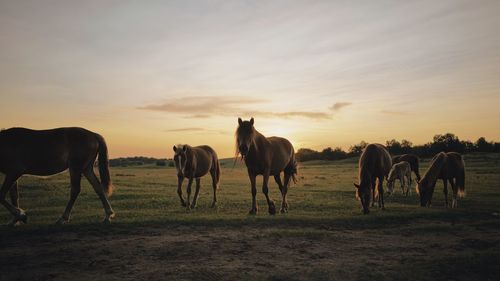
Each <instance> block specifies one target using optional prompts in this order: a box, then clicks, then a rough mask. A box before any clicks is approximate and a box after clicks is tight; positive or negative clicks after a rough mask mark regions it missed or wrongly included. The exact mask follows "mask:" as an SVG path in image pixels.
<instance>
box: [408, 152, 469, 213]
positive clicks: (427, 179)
mask: <svg viewBox="0 0 500 281" xmlns="http://www.w3.org/2000/svg"><path fill="white" fill-rule="evenodd" d="M438 179H442V180H443V185H444V189H443V192H444V198H445V206H446V207H448V182H450V184H451V188H452V190H453V200H452V203H451V207H452V208H456V207H457V197H464V196H465V163H464V159H463V157H462V155H460V154H459V153H456V152H448V153H445V152H440V153H438V154H436V155H435V156H434V157H433V158H432V160H431V163H430V164H429V168H428V169H427V171H426V172H425V174H424V176H423V177H422V179H421V180H420V181H417V193H418V194H419V195H420V206H422V207H430V206H431V200H432V194H433V193H434V187H435V186H436V182H437V180H438Z"/></svg>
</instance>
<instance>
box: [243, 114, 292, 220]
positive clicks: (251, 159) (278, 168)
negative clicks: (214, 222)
mask: <svg viewBox="0 0 500 281" xmlns="http://www.w3.org/2000/svg"><path fill="white" fill-rule="evenodd" d="M238 124H239V126H238V129H236V155H237V156H238V155H239V154H241V156H242V157H243V159H244V160H245V164H246V166H247V170H248V177H249V178H250V185H251V187H252V208H251V209H250V212H249V213H250V214H252V215H255V214H256V213H257V201H256V200H255V196H256V195H257V189H256V183H255V182H256V177H257V175H262V176H263V182H262V192H263V193H264V195H265V196H266V200H267V204H268V206H269V214H271V215H274V214H275V213H276V206H275V205H274V202H273V200H271V199H270V198H269V194H268V192H269V188H268V182H269V176H271V175H272V176H274V180H275V181H276V183H277V184H278V186H279V189H280V191H281V195H282V202H281V209H280V211H281V212H282V213H285V212H287V211H288V202H287V200H286V194H287V192H288V186H289V184H290V179H292V180H293V181H294V182H295V181H296V180H295V175H296V174H297V161H296V160H295V151H294V149H293V146H292V144H291V143H290V142H289V141H288V140H287V139H284V138H280V137H269V138H266V137H265V136H264V135H262V134H261V133H259V132H258V131H257V130H256V129H255V128H254V119H253V118H252V119H250V121H243V120H241V118H238ZM281 172H284V174H285V178H284V179H285V184H283V183H282V181H281V176H280V174H281Z"/></svg>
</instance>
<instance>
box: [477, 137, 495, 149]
mask: <svg viewBox="0 0 500 281" xmlns="http://www.w3.org/2000/svg"><path fill="white" fill-rule="evenodd" d="M476 148H477V151H478V152H493V150H494V144H493V143H491V142H488V141H486V138H484V137H480V138H479V139H477V141H476Z"/></svg>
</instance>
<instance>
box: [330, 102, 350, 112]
mask: <svg viewBox="0 0 500 281" xmlns="http://www.w3.org/2000/svg"><path fill="white" fill-rule="evenodd" d="M351 104H352V102H336V103H334V104H333V105H332V106H330V110H331V111H333V112H337V111H339V110H341V109H342V108H344V107H347V106H349V105H351Z"/></svg>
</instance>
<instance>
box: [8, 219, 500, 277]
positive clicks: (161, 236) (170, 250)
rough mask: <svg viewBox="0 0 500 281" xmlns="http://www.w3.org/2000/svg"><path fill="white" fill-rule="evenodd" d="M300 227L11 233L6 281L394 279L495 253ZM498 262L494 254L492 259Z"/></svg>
mask: <svg viewBox="0 0 500 281" xmlns="http://www.w3.org/2000/svg"><path fill="white" fill-rule="evenodd" d="M414 228H415V226H411V227H410V226H409V229H408V230H404V231H401V229H396V228H395V229H393V231H392V232H391V231H387V230H379V231H375V230H370V229H366V230H353V229H346V228H343V229H339V228H335V226H330V227H328V228H326V227H325V226H318V227H317V228H314V227H308V228H296V227H260V228H257V227H249V226H245V227H201V226H199V227H188V226H177V227H168V228H167V227H165V228H162V227H159V228H148V227H133V228H132V229H130V231H128V232H126V231H125V230H123V229H120V230H119V231H118V230H116V231H115V230H113V231H105V232H101V231H88V232H81V231H75V230H74V229H73V230H68V231H66V230H62V231H57V232H56V233H41V234H40V235H29V236H28V237H25V235H22V236H21V237H20V238H19V239H16V238H15V236H9V235H7V236H6V237H5V238H4V239H3V241H2V242H1V244H0V246H1V249H2V254H1V255H0V264H1V265H2V275H1V277H0V280H68V279H71V280H145V279H147V280H346V279H350V280H352V279H361V280H363V279H365V280H377V279H391V278H390V276H392V275H391V274H394V273H395V272H394V269H395V268H400V267H402V266H403V268H404V266H411V264H412V263H414V262H415V261H421V262H427V261H428V258H429V257H443V256H454V255H457V254H460V253H461V252H463V251H465V250H467V251H469V252H470V251H474V253H477V254H480V253H481V251H490V252H491V251H492V249H493V250H494V251H496V253H498V249H499V241H500V239H499V237H498V235H495V234H493V233H492V234H489V235H482V236H480V239H478V238H477V237H478V235H477V233H475V232H473V231H471V230H470V229H473V228H472V227H471V228H470V229H469V228H463V229H462V231H461V232H460V235H457V233H453V232H446V231H441V229H438V231H437V232H432V231H426V232H425V233H423V234H422V233H421V232H420V231H418V232H415V234H418V235H408V233H411V232H412V229H414ZM494 256H495V257H498V255H494Z"/></svg>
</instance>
